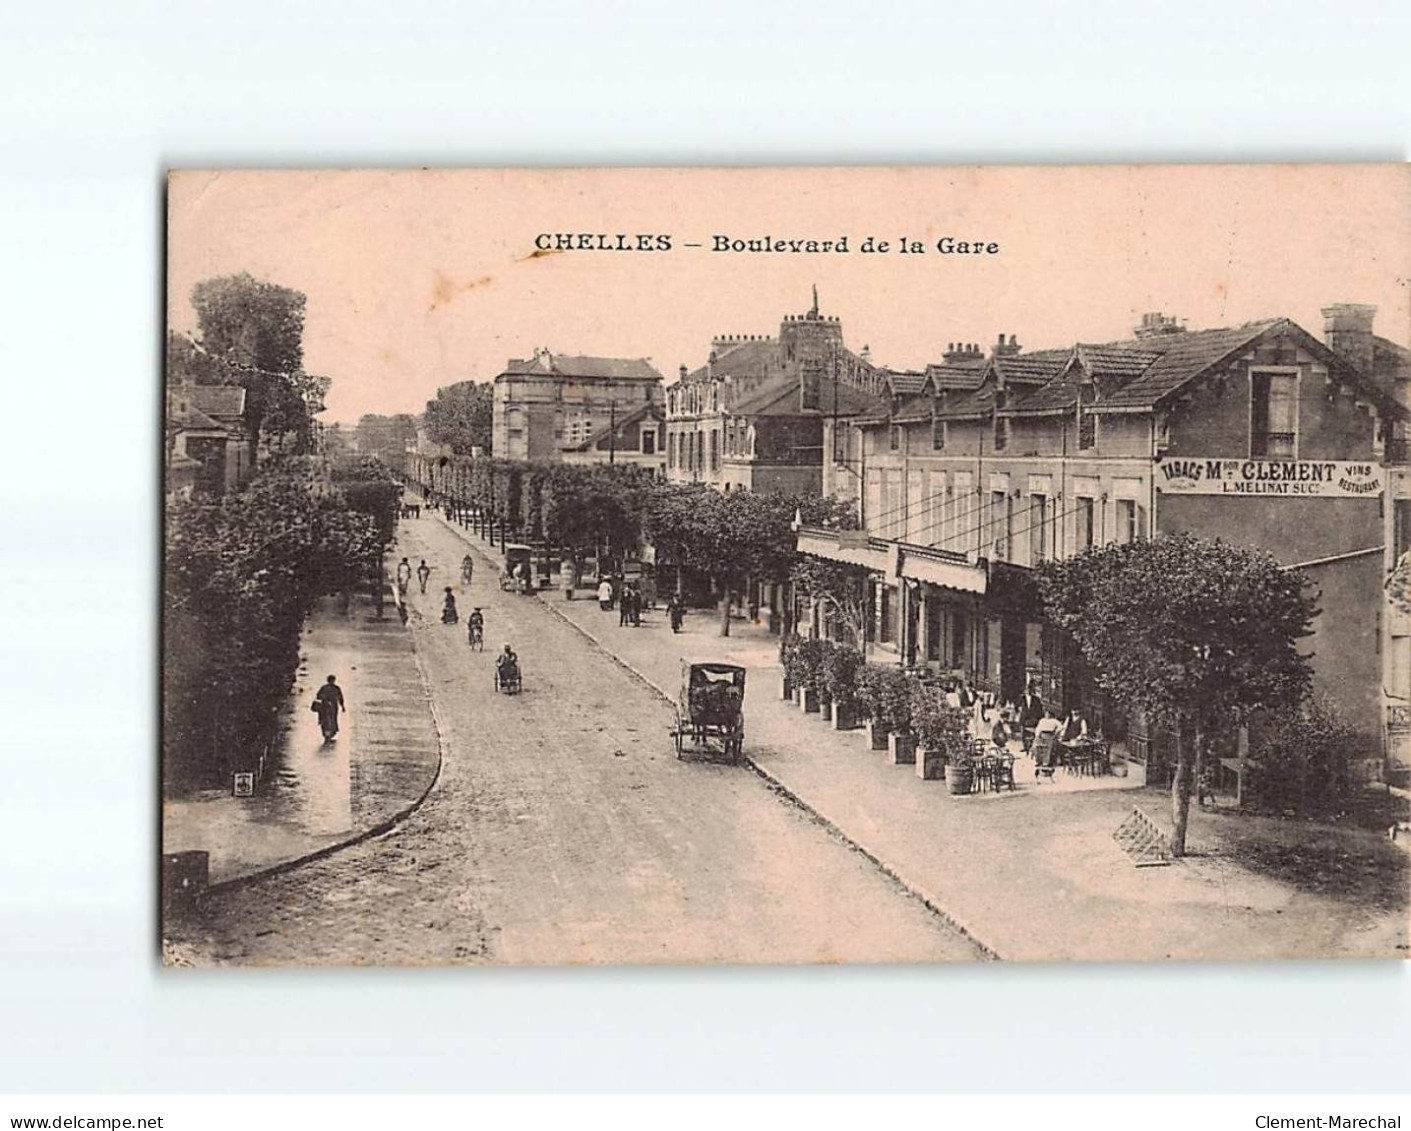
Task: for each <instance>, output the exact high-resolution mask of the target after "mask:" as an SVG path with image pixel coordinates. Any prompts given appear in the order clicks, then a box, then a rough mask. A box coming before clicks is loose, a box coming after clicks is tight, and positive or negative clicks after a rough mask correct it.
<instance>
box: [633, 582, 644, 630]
mask: <svg viewBox="0 0 1411 1131" xmlns="http://www.w3.org/2000/svg"><path fill="white" fill-rule="evenodd" d="M632 627H633V628H641V627H642V590H641V588H640V586H633V587H632Z"/></svg>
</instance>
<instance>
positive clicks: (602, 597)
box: [598, 577, 612, 612]
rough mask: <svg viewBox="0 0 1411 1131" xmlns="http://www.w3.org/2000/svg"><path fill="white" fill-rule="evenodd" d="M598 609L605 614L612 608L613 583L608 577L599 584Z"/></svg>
mask: <svg viewBox="0 0 1411 1131" xmlns="http://www.w3.org/2000/svg"><path fill="white" fill-rule="evenodd" d="M598 608H600V609H602V610H603V612H607V611H608V610H609V609H611V608H612V582H611V581H609V580H608V579H607V578H606V577H605V578H603V579H602V581H600V582H599V583H598Z"/></svg>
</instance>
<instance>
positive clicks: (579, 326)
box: [168, 165, 1411, 421]
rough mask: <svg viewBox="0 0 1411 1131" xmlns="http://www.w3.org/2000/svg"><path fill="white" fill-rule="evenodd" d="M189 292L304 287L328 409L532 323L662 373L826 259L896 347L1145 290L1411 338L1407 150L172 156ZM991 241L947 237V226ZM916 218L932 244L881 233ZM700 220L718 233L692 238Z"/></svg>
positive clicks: (1193, 311) (470, 369) (361, 403)
mask: <svg viewBox="0 0 1411 1131" xmlns="http://www.w3.org/2000/svg"><path fill="white" fill-rule="evenodd" d="M169 226H170V230H169V244H168V246H169V257H170V258H169V273H168V286H169V291H168V304H169V316H170V319H171V324H172V326H173V327H174V328H176V329H183V330H192V329H194V328H195V318H194V314H193V312H192V310H191V307H190V303H189V296H190V293H191V288H192V286H193V285H194V284H195V283H197V282H198V281H200V280H201V279H204V278H207V277H210V276H213V275H223V274H230V273H234V272H239V271H248V272H249V273H250V274H252V275H254V276H256V277H257V278H261V279H265V280H268V281H270V282H276V283H280V284H283V285H285V286H289V287H293V288H296V289H297V290H300V291H303V292H304V293H305V294H307V295H308V300H309V301H308V312H307V322H306V326H305V339H304V349H305V364H306V367H307V368H308V369H309V371H310V372H314V373H320V374H325V375H327V376H329V377H331V378H332V379H333V387H332V390H331V391H330V393H329V396H328V412H327V413H326V414H325V417H324V419H325V420H344V421H352V420H356V419H357V417H358V416H359V415H361V414H362V413H364V412H379V413H392V412H413V413H415V412H420V411H421V410H422V408H423V407H424V405H425V402H426V401H427V400H428V399H429V398H431V397H433V396H434V395H435V393H436V389H437V387H438V386H441V385H447V384H450V383H451V382H453V381H460V380H465V379H468V378H473V379H475V380H480V381H485V380H489V379H491V378H493V377H494V376H495V374H496V373H498V372H499V371H500V370H501V369H502V368H503V366H504V363H505V361H506V359H508V358H510V357H526V356H528V355H529V354H530V352H531V351H532V350H533V348H534V347H535V346H547V347H549V348H550V349H552V350H553V351H555V352H558V353H582V354H594V355H601V356H614V357H650V358H651V359H652V361H653V363H654V364H655V365H656V367H657V368H658V369H659V370H661V372H662V373H663V375H664V376H665V377H666V379H667V383H670V382H671V381H673V380H675V378H676V371H677V367H678V366H679V365H681V364H683V363H684V364H686V365H688V366H690V367H692V368H694V367H696V366H698V365H700V364H702V363H703V362H704V361H705V358H706V354H707V351H708V348H709V343H710V339H711V338H712V337H714V336H716V335H719V334H772V333H775V332H776V331H777V326H778V323H779V319H780V317H781V316H782V315H784V314H786V313H802V312H803V311H804V310H806V309H807V308H808V306H809V303H810V295H809V287H810V285H811V284H813V283H817V284H818V289H819V294H820V297H821V307H822V310H823V313H825V314H830V315H838V316H840V317H841V318H842V320H843V332H844V336H845V340H846V342H847V344H848V345H849V346H850V347H852V348H853V349H860V348H861V347H862V346H863V345H870V346H871V347H872V357H873V360H874V361H876V362H878V363H880V364H885V365H891V366H896V367H903V368H906V367H920V366H922V365H924V364H925V363H927V362H928V361H936V360H938V359H939V357H940V355H941V353H942V351H943V350H944V349H945V347H946V344H947V343H948V342H952V341H957V340H959V341H975V342H979V343H980V344H981V345H982V346H985V347H988V346H989V344H990V343H991V342H993V341H994V338H995V335H996V334H998V333H1001V332H1003V333H1005V334H1011V333H1013V334H1017V335H1018V337H1019V341H1020V343H1021V344H1022V345H1023V346H1024V347H1025V348H1026V349H1039V348H1043V347H1051V346H1059V345H1068V344H1072V343H1073V342H1075V341H1089V342H1092V341H1104V340H1110V339H1114V338H1121V337H1126V336H1128V334H1129V332H1130V329H1131V327H1132V326H1133V325H1134V324H1135V322H1136V320H1137V318H1138V317H1139V316H1140V314H1141V313H1143V312H1144V311H1152V310H1160V311H1163V312H1164V313H1166V314H1170V315H1175V316H1178V317H1181V318H1184V319H1186V320H1187V321H1188V324H1189V325H1190V326H1191V327H1192V328H1203V327H1207V326H1219V325H1230V324H1235V323H1239V322H1245V321H1249V320H1251V319H1256V318H1265V317H1271V316H1276V315H1282V316H1287V317H1290V318H1292V319H1294V320H1295V321H1296V322H1298V323H1299V324H1301V325H1302V326H1304V327H1305V328H1306V329H1308V330H1309V331H1311V332H1312V333H1314V334H1316V335H1318V336H1321V335H1322V316H1321V314H1320V313H1319V311H1320V309H1321V308H1322V307H1323V306H1326V305H1329V304H1331V303H1334V302H1362V303H1371V304H1374V305H1375V306H1377V307H1378V308H1379V309H1378V313H1377V322H1376V329H1377V332H1378V333H1380V334H1382V335H1383V336H1385V337H1388V338H1392V339H1393V340H1395V341H1398V342H1401V343H1403V344H1404V343H1406V342H1408V340H1411V282H1408V277H1411V167H1408V166H1396V165H1388V166H1353V165H1345V166H1205V167H1201V166H1184V167H1182V166H1130V167H1030V168H1020V167H991V168H960V167H956V168H914V169H875V168H873V169H769V170H763V169H733V170H732V169H690V170H679V169H661V170H628V169H604V170H523V169H520V170H505V171H495V170H468V171H434V170H433V171H389V170H368V171H348V172H338V171H322V172H295V171H273V172H262V171H240V172H221V173H214V172H200V171H193V172H183V173H176V174H173V175H172V178H171V183H170V210H169ZM541 232H604V233H613V234H615V233H618V232H622V233H627V234H629V235H635V234H636V233H657V232H660V233H668V234H670V235H671V236H672V237H673V243H674V249H673V250H672V251H669V252H652V253H638V252H630V253H629V252H590V251H573V252H567V253H564V254H558V255H548V256H543V257H539V258H531V252H532V251H533V250H534V238H535V236H536V235H537V234H539V233H541ZM716 234H721V235H728V236H731V237H734V238H742V239H743V238H755V237H759V236H764V235H770V236H774V237H782V238H799V237H806V238H818V239H826V238H836V237H838V236H840V235H844V234H845V235H847V236H848V238H849V243H850V244H851V246H852V251H851V253H850V254H847V255H836V254H828V255H787V254H744V255H737V254H724V253H713V252H711V251H710V250H709V247H710V243H711V237H712V236H713V235H716ZM948 234H949V235H954V236H955V237H957V238H958V239H967V238H969V239H977V240H992V241H996V242H998V243H999V244H1000V246H1001V252H1000V254H998V255H995V256H983V257H977V256H959V255H952V256H942V255H939V254H937V252H936V249H935V243H936V240H937V239H938V238H939V237H941V236H943V235H948ZM868 235H875V236H877V237H878V238H880V239H885V240H889V241H892V242H893V244H894V245H895V242H896V240H897V239H898V237H900V236H902V235H906V236H908V237H910V238H912V239H919V240H922V241H923V242H924V244H925V245H926V252H925V254H922V255H898V254H896V253H895V251H893V252H891V253H888V254H881V255H863V254H860V253H859V250H858V249H859V247H860V245H861V242H862V240H863V239H864V238H865V237H866V236H868ZM687 241H691V242H699V243H702V244H705V245H706V246H705V247H704V248H701V249H691V248H684V247H682V244H683V243H685V242H687Z"/></svg>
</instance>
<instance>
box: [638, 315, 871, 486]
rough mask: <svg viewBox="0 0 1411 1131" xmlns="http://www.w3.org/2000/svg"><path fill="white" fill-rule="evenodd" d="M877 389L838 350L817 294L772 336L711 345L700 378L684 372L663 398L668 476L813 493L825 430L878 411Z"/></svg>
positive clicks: (855, 360) (864, 361)
mask: <svg viewBox="0 0 1411 1131" xmlns="http://www.w3.org/2000/svg"><path fill="white" fill-rule="evenodd" d="M882 380H883V377H882V375H881V371H879V370H877V369H876V368H875V367H874V366H872V364H871V363H870V361H869V360H868V358H867V356H866V349H865V348H864V350H863V352H862V353H861V354H854V353H852V352H851V351H850V350H848V349H847V347H846V346H845V345H844V343H843V327H842V323H841V322H840V321H839V320H838V319H837V318H835V317H829V316H825V315H823V314H821V313H820V312H819V309H818V293H817V291H816V290H815V291H814V297H813V306H812V308H811V309H810V310H809V311H807V312H806V313H804V314H801V315H786V316H785V318H784V319H783V321H782V322H781V323H780V325H779V334H778V336H777V337H771V336H754V335H744V336H735V337H731V336H727V337H718V338H716V339H714V340H713V341H712V342H711V346H710V356H709V359H708V360H707V362H706V364H705V365H703V366H701V367H700V368H699V369H696V370H693V371H689V372H688V371H687V369H686V367H685V366H684V365H683V366H682V367H681V372H680V379H679V380H678V381H677V382H676V383H675V384H673V385H671V386H670V387H669V388H668V389H667V390H666V476H667V478H668V479H669V480H670V481H672V482H675V483H692V482H697V483H707V484H710V485H711V486H713V487H716V488H718V489H720V490H724V491H732V490H748V491H758V492H766V493H767V492H775V491H778V492H788V493H799V494H810V493H811V494H817V493H818V492H820V491H821V490H822V488H823V463H824V429H825V426H827V425H829V424H830V423H831V422H832V421H834V420H838V419H848V418H851V417H854V416H857V415H859V414H860V413H865V412H869V411H872V410H873V409H875V408H876V407H877V404H878V396H877V393H876V392H875V390H876V388H877V387H878V385H879V383H880V382H881V381H882Z"/></svg>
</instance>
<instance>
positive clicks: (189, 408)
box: [167, 389, 225, 432]
mask: <svg viewBox="0 0 1411 1131" xmlns="http://www.w3.org/2000/svg"><path fill="white" fill-rule="evenodd" d="M167 424H168V426H170V427H171V428H173V429H174V430H176V431H178V432H224V431H225V426H224V425H223V424H221V423H220V422H219V421H217V420H212V419H211V418H210V417H209V416H207V415H206V414H205V413H204V412H202V411H201V410H200V409H199V408H197V407H196V406H195V405H193V404H192V403H191V402H190V400H189V399H187V397H186V395H185V389H183V390H182V392H180V393H172V394H171V395H170V396H169V397H168V398H167Z"/></svg>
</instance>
